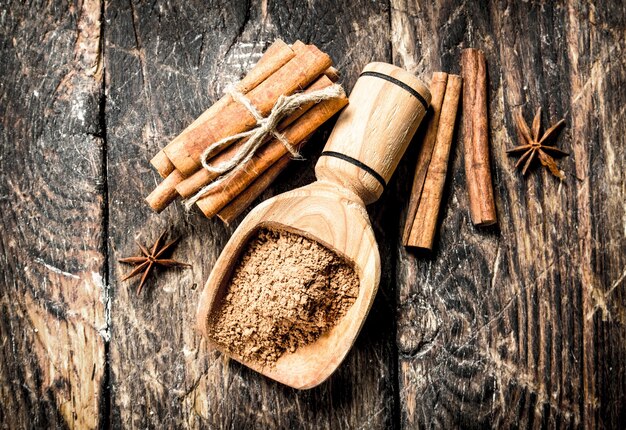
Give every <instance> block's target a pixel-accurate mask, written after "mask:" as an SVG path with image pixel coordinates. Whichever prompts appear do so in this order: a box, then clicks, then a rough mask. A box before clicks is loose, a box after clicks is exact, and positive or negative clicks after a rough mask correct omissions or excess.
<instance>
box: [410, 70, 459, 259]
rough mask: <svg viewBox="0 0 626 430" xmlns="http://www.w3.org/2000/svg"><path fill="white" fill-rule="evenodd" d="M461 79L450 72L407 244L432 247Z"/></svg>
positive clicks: (430, 248) (429, 248) (424, 247)
mask: <svg viewBox="0 0 626 430" xmlns="http://www.w3.org/2000/svg"><path fill="white" fill-rule="evenodd" d="M461 83H462V79H461V77H460V76H457V75H449V76H448V82H447V85H446V90H445V97H444V99H443V104H442V106H441V114H440V117H439V127H438V130H437V139H436V141H435V147H434V150H433V153H432V157H431V159H430V163H429V165H428V172H427V173H426V179H425V181H424V188H423V191H422V194H421V197H420V200H419V204H418V208H417V212H416V214H415V220H414V221H413V225H412V227H411V233H410V235H409V239H408V241H407V246H413V247H417V248H422V249H428V250H432V248H433V242H434V239H435V234H436V232H437V219H438V217H439V209H440V207H441V200H442V197H443V188H444V185H445V182H446V175H447V172H448V158H449V157H450V148H451V146H452V137H453V136H454V125H455V122H456V114H457V108H458V105H459V99H460V97H461Z"/></svg>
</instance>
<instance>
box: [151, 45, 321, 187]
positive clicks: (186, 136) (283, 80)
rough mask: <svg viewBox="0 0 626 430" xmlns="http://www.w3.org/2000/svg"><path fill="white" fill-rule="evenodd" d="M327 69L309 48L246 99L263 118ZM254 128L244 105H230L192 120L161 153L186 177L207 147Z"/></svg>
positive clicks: (251, 92)
mask: <svg viewBox="0 0 626 430" xmlns="http://www.w3.org/2000/svg"><path fill="white" fill-rule="evenodd" d="M330 66H331V60H330V57H329V56H328V55H326V54H324V53H323V52H321V51H319V50H318V49H317V48H315V47H310V48H309V49H308V50H307V52H297V53H296V56H295V57H294V58H292V59H291V60H289V61H288V62H287V63H286V64H285V65H283V66H282V67H281V68H280V69H278V70H277V71H276V72H275V73H274V74H272V75H271V76H270V77H268V78H267V79H266V80H265V81H263V82H262V83H261V84H260V85H259V86H257V87H256V88H254V89H253V90H251V91H250V92H249V93H248V94H247V96H248V99H249V100H250V102H251V103H252V105H253V106H255V107H256V108H257V110H258V111H259V113H260V114H261V115H263V116H265V115H267V114H268V113H269V111H270V110H271V109H272V107H273V106H274V103H275V102H276V100H277V99H278V97H279V96H280V95H282V94H292V93H294V92H295V91H297V90H298V89H300V88H306V87H307V86H308V85H309V84H310V83H311V82H312V81H313V80H314V79H315V78H317V77H318V76H319V75H321V74H322V73H323V72H324V70H326V69H327V68H329V67H330ZM255 125H256V119H255V118H254V116H253V115H252V114H251V113H250V112H249V111H248V109H247V108H246V107H245V106H243V105H242V104H240V103H237V102H231V103H229V104H228V105H227V106H226V107H224V109H223V110H222V111H221V112H220V114H219V115H216V116H215V117H213V118H211V119H210V120H208V121H207V120H203V121H200V120H196V121H195V122H194V123H193V124H192V125H190V126H189V127H187V128H186V129H185V130H184V131H183V132H182V133H181V134H180V135H179V136H178V137H176V138H175V139H174V140H173V141H172V142H170V143H169V144H168V145H167V146H166V147H165V148H164V149H163V151H164V152H165V154H166V155H167V156H168V158H169V159H170V161H171V162H172V163H173V164H174V166H176V168H177V169H178V170H180V172H181V173H182V174H183V175H184V176H189V175H191V174H193V173H194V172H195V171H196V170H197V169H198V168H199V167H200V155H201V154H202V152H203V151H204V149H205V148H206V147H207V146H208V145H210V144H211V143H213V142H216V141H218V140H220V139H222V138H224V137H227V136H232V135H234V134H236V133H240V132H242V131H245V130H249V129H251V128H252V127H254V126H255Z"/></svg>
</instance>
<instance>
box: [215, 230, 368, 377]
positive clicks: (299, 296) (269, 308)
mask: <svg viewBox="0 0 626 430" xmlns="http://www.w3.org/2000/svg"><path fill="white" fill-rule="evenodd" d="M358 292H359V278H358V276H357V275H356V273H355V271H354V269H353V268H352V267H351V266H349V265H348V264H347V262H346V261H345V260H344V259H343V258H341V257H339V256H338V255H337V254H335V253H334V252H332V251H330V250H329V249H328V248H326V247H324V246H323V245H320V244H319V243H317V242H314V241H312V240H309V239H307V238H305V237H302V236H300V235H297V234H293V233H288V232H284V231H273V230H267V229H263V230H260V231H259V232H258V233H257V234H256V235H255V236H253V237H252V238H251V240H250V241H249V242H248V244H247V248H246V249H245V250H244V251H243V254H242V256H241V258H240V260H239V262H238V264H237V267H236V268H235V270H234V273H233V277H232V279H231V281H230V284H229V285H228V290H227V292H226V295H225V297H224V299H223V301H222V303H221V305H220V307H219V309H218V310H217V311H216V312H215V313H214V314H213V316H212V318H211V321H210V323H209V333H210V335H211V337H212V338H213V339H214V340H215V341H216V342H217V343H218V344H220V345H221V346H222V347H223V348H225V349H226V350H227V351H229V352H230V353H234V354H237V355H239V356H241V357H243V358H244V359H245V360H249V361H254V362H257V363H259V364H261V365H263V366H267V365H272V364H273V363H274V362H275V361H276V360H278V358H279V357H280V356H281V355H282V354H283V353H284V352H285V351H289V352H293V351H295V350H296V349H297V348H298V347H300V346H303V345H307V344H309V343H312V342H314V341H315V340H317V339H318V338H319V337H320V336H321V335H322V334H323V333H325V332H327V331H328V330H330V329H331V328H332V327H333V326H334V325H335V324H336V323H337V321H338V320H339V319H340V318H341V317H342V316H343V315H344V314H345V313H346V312H347V311H348V309H349V308H350V306H352V304H353V303H354V301H355V300H356V297H357V295H358Z"/></svg>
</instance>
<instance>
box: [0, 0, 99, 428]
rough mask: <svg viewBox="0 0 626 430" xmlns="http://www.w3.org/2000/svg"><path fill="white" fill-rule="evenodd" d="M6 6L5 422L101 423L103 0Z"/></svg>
mask: <svg viewBox="0 0 626 430" xmlns="http://www.w3.org/2000/svg"><path fill="white" fill-rule="evenodd" d="M0 9H1V10H0V26H1V27H2V31H1V32H0V58H1V59H2V60H1V61H0V147H1V148H2V150H1V153H0V224H1V225H2V233H1V234H0V261H2V270H0V339H1V340H0V399H1V400H0V422H1V423H2V427H3V428H50V427H57V428H81V429H89V428H96V427H99V426H102V425H104V423H105V422H106V419H105V417H106V412H105V411H106V392H105V390H103V386H104V384H106V378H105V375H106V372H105V341H106V339H107V338H108V326H107V320H106V306H107V303H108V302H107V289H106V287H105V284H106V282H105V280H106V279H105V278H104V275H105V266H106V255H105V254H106V253H105V248H106V247H105V242H104V238H105V235H104V234H105V230H104V228H103V223H102V220H103V214H104V205H105V202H104V200H103V197H104V195H103V185H104V184H103V177H104V176H103V171H104V166H105V165H104V163H103V146H104V139H103V137H104V134H103V133H104V130H103V124H102V123H101V101H102V99H103V97H102V96H103V93H102V57H101V51H100V36H101V22H100V17H101V9H102V7H101V4H100V2H99V1H93V0H87V1H84V2H81V3H79V4H67V3H61V2H47V3H38V2H36V3H32V2H20V1H15V2H10V4H4V5H3V6H2V8H0ZM103 412H104V413H103Z"/></svg>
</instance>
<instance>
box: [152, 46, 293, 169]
mask: <svg viewBox="0 0 626 430" xmlns="http://www.w3.org/2000/svg"><path fill="white" fill-rule="evenodd" d="M295 55H296V53H295V52H294V50H293V49H292V48H291V47H290V46H289V45H287V44H286V43H285V42H283V41H282V40H280V39H277V40H276V41H274V43H272V44H271V45H270V46H269V47H268V48H267V50H266V51H265V53H264V54H263V56H262V57H261V58H260V59H259V61H258V62H257V63H256V64H255V65H254V66H253V67H252V68H251V69H250V71H249V72H248V73H247V74H246V76H245V77H244V78H243V79H242V80H241V81H239V83H238V84H237V86H236V88H237V90H238V91H239V92H241V93H242V94H247V93H248V92H250V91H251V90H252V89H254V88H256V87H257V86H258V85H259V84H260V83H261V82H263V81H265V79H267V78H268V77H269V76H271V75H272V74H273V73H274V72H276V71H277V70H278V69H280V68H281V67H282V66H283V65H284V64H286V63H287V62H288V61H289V60H291V59H292V58H293V57H294V56H295ZM232 101H233V99H232V97H231V96H230V95H228V94H226V95H225V96H223V97H222V98H220V99H219V100H218V101H217V102H216V103H214V104H213V105H212V106H211V107H210V108H209V109H207V110H206V111H205V112H204V113H203V114H202V115H200V116H199V117H198V118H197V119H196V120H195V121H194V122H193V123H192V124H191V125H189V127H187V128H194V127H201V126H202V125H203V124H204V123H206V122H207V121H209V120H210V119H211V118H213V117H215V116H216V115H219V114H220V112H222V110H223V109H224V108H225V107H226V106H228V105H229V104H230V103H231V102H232ZM150 163H151V164H152V165H153V166H154V168H155V169H156V171H157V172H158V173H159V175H161V177H163V178H165V177H167V176H168V175H169V174H170V173H171V172H172V171H173V170H174V168H175V166H174V164H172V162H171V161H170V159H169V157H168V156H167V155H166V154H165V152H163V150H161V151H159V152H158V153H157V154H156V155H155V156H154V157H153V158H152V160H150Z"/></svg>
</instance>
